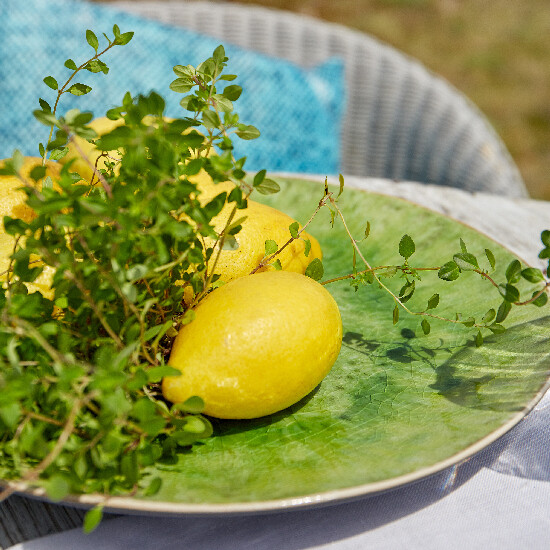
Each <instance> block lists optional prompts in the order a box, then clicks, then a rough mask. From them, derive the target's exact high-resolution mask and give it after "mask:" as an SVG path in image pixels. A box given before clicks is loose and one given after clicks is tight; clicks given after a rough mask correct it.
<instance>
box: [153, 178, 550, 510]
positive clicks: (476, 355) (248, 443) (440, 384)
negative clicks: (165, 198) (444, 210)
mask: <svg viewBox="0 0 550 550" xmlns="http://www.w3.org/2000/svg"><path fill="white" fill-rule="evenodd" d="M284 183H285V185H284V192H282V193H280V194H278V195H275V196H273V197H270V198H269V199H268V200H267V201H266V202H269V203H270V204H272V205H274V206H277V207H278V208H280V209H281V210H284V211H285V212H287V213H288V214H290V215H291V216H293V217H295V218H296V219H298V220H299V221H301V222H302V223H303V222H305V221H306V220H307V219H308V218H309V216H310V214H311V212H312V211H313V209H314V208H315V206H316V204H317V202H318V200H319V199H320V198H321V196H322V189H323V188H322V185H321V184H319V183H309V182H303V181H288V182H284ZM339 204H340V207H341V208H342V210H343V212H344V214H345V216H346V219H347V222H348V225H349V226H350V229H351V230H352V232H354V234H355V235H357V236H358V237H362V235H363V232H364V229H365V225H366V222H367V220H369V221H370V223H371V235H370V236H369V238H368V239H367V240H366V241H364V242H363V243H362V245H361V246H362V248H363V250H364V251H365V252H366V254H367V255H368V259H369V261H371V264H372V265H382V264H391V263H394V264H395V263H400V262H401V259H400V257H399V255H398V252H397V246H398V243H399V240H400V238H401V237H402V235H403V234H404V233H408V234H410V235H411V236H412V237H413V239H414V241H415V243H416V250H417V251H416V253H415V254H414V256H413V257H412V258H411V263H412V264H413V265H417V266H421V265H425V266H426V265H428V266H434V265H441V264H442V263H444V262H446V261H448V260H449V259H451V257H452V255H453V254H454V253H456V252H458V251H460V247H459V238H460V237H462V239H463V240H464V241H465V242H466V244H467V245H468V249H469V250H470V251H471V252H473V253H475V254H477V255H478V257H482V256H484V253H483V251H484V249H485V248H487V247H488V248H490V249H491V250H492V251H493V252H494V254H495V256H496V258H497V270H498V268H499V266H500V270H501V272H502V271H503V270H504V269H505V267H506V265H507V263H508V262H509V261H510V259H511V258H512V256H511V254H510V253H509V252H507V251H506V250H504V249H502V248H501V247H499V246H498V245H496V244H495V243H494V242H493V241H491V240H490V239H488V238H487V237H484V236H483V235H480V234H479V233H477V232H476V231H474V230H472V229H470V228H468V227H466V226H464V225H462V224H460V223H457V222H455V221H452V220H450V219H448V218H446V217H444V216H441V215H438V214H435V213H433V212H430V211H428V210H425V209H422V208H420V207H418V206H415V205H412V204H410V203H407V202H405V201H402V200H399V199H394V198H388V197H384V196H380V195H376V194H370V193H366V192H362V191H358V190H353V189H346V190H345V192H344V194H343V195H342V196H341V198H340V203H339ZM310 227H311V229H310V230H309V231H310V232H311V233H312V234H314V235H315V236H316V237H317V238H318V239H319V241H320V242H321V245H322V248H323V251H324V256H325V257H324V265H325V277H324V278H325V279H326V278H330V277H334V276H337V275H342V274H345V273H349V272H350V270H351V266H352V253H351V245H350V243H349V240H348V239H347V237H346V235H345V233H344V230H343V228H342V226H341V224H338V223H337V224H336V226H335V228H334V229H331V228H330V224H329V215H328V211H327V212H322V213H321V215H319V216H318V217H317V218H316V220H315V221H314V223H313V224H312V226H310ZM396 279H397V278H396ZM424 279H425V281H430V282H431V283H433V284H425V285H421V286H424V287H425V288H423V289H418V290H417V293H416V294H415V297H414V298H413V299H412V300H411V301H410V302H409V304H410V305H411V307H412V308H415V309H418V310H421V309H423V308H424V307H425V304H426V302H427V300H428V298H429V297H430V296H431V295H432V294H433V293H434V292H439V293H440V294H441V297H442V299H441V306H440V307H439V308H438V310H437V312H438V313H439V312H440V313H441V314H445V313H446V314H447V315H451V316H454V313H455V312H456V311H460V312H463V313H464V314H466V313H468V314H473V315H476V316H479V315H480V314H481V315H482V314H483V313H485V311H487V309H489V308H490V307H495V308H497V307H498V305H499V303H500V299H499V296H498V293H497V292H496V291H495V289H493V288H492V287H491V286H490V285H489V284H488V283H483V282H481V281H480V280H479V277H476V276H475V275H474V274H464V275H463V277H462V280H459V281H457V282H454V283H448V282H444V281H440V280H438V278H437V276H436V275H426V276H425V277H424ZM423 282H424V281H423ZM391 284H393V288H394V289H399V287H400V286H401V284H402V282H401V281H400V280H396V281H392V283H391ZM327 288H329V290H330V291H331V292H332V293H333V295H334V297H335V298H336V300H337V302H338V304H339V306H340V309H341V314H342V318H343V325H344V338H343V346H342V351H341V354H340V357H339V359H338V361H337V363H336V364H335V365H334V367H333V369H332V371H331V372H330V374H329V375H328V376H327V378H326V379H325V380H324V381H323V382H322V384H321V385H320V386H319V387H318V388H317V389H316V390H315V391H314V392H313V393H312V394H310V395H309V396H307V397H306V398H305V399H303V400H302V401H301V402H300V403H298V404H296V405H295V406H293V407H292V408H290V409H287V410H285V411H282V412H280V413H278V414H276V415H273V416H270V417H266V418H262V419H257V420H252V421H219V420H214V426H215V436H214V437H212V438H211V439H209V440H207V441H205V442H204V443H203V444H200V445H196V446H195V447H194V448H193V450H192V451H189V452H185V453H182V454H181V455H180V457H179V462H178V463H177V464H166V465H164V466H162V467H161V468H160V475H161V476H162V478H163V480H164V483H163V486H162V489H161V490H160V492H159V493H158V494H157V495H156V496H155V497H153V500H157V501H164V502H173V503H188V504H193V503H197V504H223V503H246V502H249V503H253V502H258V501H266V500H273V499H288V498H293V497H300V496H304V495H319V494H322V493H323V492H327V491H332V490H335V489H346V488H352V487H357V486H364V490H365V492H368V490H369V486H368V484H373V483H376V482H381V481H389V484H390V486H391V484H392V481H391V480H393V479H395V478H399V477H402V476H407V475H409V474H414V472H416V471H422V470H425V469H426V468H427V469H430V468H432V469H433V468H434V467H435V468H437V465H438V464H439V463H442V462H445V461H447V462H448V461H449V459H451V458H452V457H453V456H454V455H456V454H457V453H461V452H463V451H464V450H467V449H468V448H469V447H471V446H472V445H474V444H476V442H479V441H480V440H483V439H484V438H485V439H490V437H488V436H490V434H493V433H495V431H497V430H499V429H500V428H501V427H502V426H503V425H506V424H507V423H510V421H511V419H514V418H518V415H521V411H522V410H524V409H525V407H526V406H529V405H530V404H532V402H533V400H534V398H535V397H536V395H537V393H538V392H539V391H540V389H541V387H543V386H544V384H545V382H546V380H547V378H548V369H549V366H550V346H549V345H548V343H549V331H548V321H549V319H550V317H548V315H549V311H548V309H547V308H542V309H539V308H536V307H534V306H530V307H525V308H516V309H517V310H518V311H516V312H514V311H513V312H512V315H511V316H510V317H509V319H508V320H507V325H508V327H509V329H508V330H507V332H506V333H504V334H502V335H498V336H488V337H486V339H485V344H484V345H483V346H482V347H481V348H477V347H476V346H475V345H474V344H473V338H472V336H473V333H472V331H471V330H468V329H465V328H464V327H462V326H461V325H455V324H450V323H444V322H432V330H431V333H430V334H429V336H424V335H423V333H422V330H421V329H420V318H418V317H408V316H407V315H405V314H402V316H401V320H400V321H399V324H398V325H397V326H394V325H393V323H392V309H393V300H392V298H391V297H390V296H388V295H387V294H386V293H384V292H383V291H380V290H378V289H377V288H373V287H365V288H361V289H359V291H358V292H354V290H353V289H352V288H351V287H350V286H349V284H348V283H347V282H345V281H344V282H339V283H334V284H332V285H329V287H327Z"/></svg>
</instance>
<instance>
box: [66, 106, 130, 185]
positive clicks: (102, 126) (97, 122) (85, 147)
mask: <svg viewBox="0 0 550 550" xmlns="http://www.w3.org/2000/svg"><path fill="white" fill-rule="evenodd" d="M123 123H124V120H123V119H117V120H111V119H109V118H107V117H99V118H96V119H94V120H92V121H91V122H90V124H88V126H89V127H90V128H92V130H95V132H96V133H97V135H98V136H102V135H104V134H108V133H109V132H112V131H113V130H114V129H115V128H116V127H117V126H121V125H122V124H123ZM68 148H69V151H68V153H67V154H66V155H65V156H64V157H63V158H62V159H60V162H61V163H62V164H65V163H67V162H68V161H69V160H72V161H73V163H72V164H71V170H72V171H73V172H77V173H78V174H79V175H80V176H82V178H84V179H85V180H86V181H91V180H92V176H93V173H94V167H95V166H96V163H97V166H96V167H97V169H98V170H101V169H103V168H105V161H106V160H107V157H105V156H101V154H102V151H101V150H100V149H98V148H97V147H96V146H95V145H94V144H93V143H90V142H89V141H87V140H86V139H84V138H81V137H79V136H74V139H73V141H70V142H69V144H68ZM100 156H101V158H100ZM109 156H111V157H113V159H115V160H119V159H120V155H119V154H118V152H117V151H110V152H109Z"/></svg>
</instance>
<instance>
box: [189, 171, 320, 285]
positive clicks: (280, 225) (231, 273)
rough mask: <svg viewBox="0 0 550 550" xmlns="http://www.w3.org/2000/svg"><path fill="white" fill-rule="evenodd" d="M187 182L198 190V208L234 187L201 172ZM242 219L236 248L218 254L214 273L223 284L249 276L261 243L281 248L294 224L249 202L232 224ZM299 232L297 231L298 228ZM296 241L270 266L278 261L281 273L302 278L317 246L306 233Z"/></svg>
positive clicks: (217, 221) (219, 222) (217, 222)
mask: <svg viewBox="0 0 550 550" xmlns="http://www.w3.org/2000/svg"><path fill="white" fill-rule="evenodd" d="M190 179H191V180H192V181H194V183H196V184H197V186H198V189H199V191H200V194H199V196H198V199H199V201H200V202H201V204H202V205H204V204H206V203H207V202H209V201H210V200H212V199H213V198H214V197H215V196H216V195H218V194H219V193H222V192H224V191H225V192H227V193H230V192H231V190H232V189H233V188H234V184H233V183H231V182H221V183H218V184H214V183H212V180H211V179H210V176H208V174H206V172H201V173H199V174H198V175H197V176H195V177H194V178H190ZM232 210H233V205H231V204H228V205H226V206H225V207H224V208H223V210H222V211H221V212H220V214H218V215H217V216H216V217H215V218H213V220H212V225H213V226H214V229H215V231H217V232H218V233H219V232H221V231H222V230H223V229H224V227H225V225H226V223H227V220H228V219H229V216H230V214H231V211H232ZM242 217H246V219H245V220H244V221H243V222H242V224H241V225H242V229H241V230H240V231H239V232H238V233H237V234H236V235H235V240H236V241H237V245H238V246H237V248H236V249H229V248H228V249H224V250H222V251H221V252H220V254H219V258H218V261H217V263H216V267H215V269H214V272H215V273H217V274H219V275H220V280H221V281H223V282H228V281H231V280H233V279H236V278H238V277H243V276H245V275H249V274H250V273H251V272H252V271H253V270H254V269H255V268H256V267H257V266H258V265H259V264H260V262H261V261H262V259H263V258H264V256H265V242H266V241H267V240H272V241H275V242H276V243H277V245H278V247H279V248H281V247H282V246H283V245H284V244H285V243H286V242H287V241H288V240H289V239H290V236H291V235H290V231H289V226H290V225H291V224H293V223H294V222H295V220H293V219H292V218H291V217H290V216H287V215H286V214H285V213H283V212H281V211H280V210H277V209H276V208H272V207H271V206H267V205H265V204H261V203H259V202H255V201H253V200H248V206H247V208H245V209H242V210H237V212H236V213H235V217H234V218H233V221H234V222H235V221H238V220H239V218H242ZM299 228H300V229H301V226H299ZM300 237H301V238H299V239H296V240H293V241H292V242H291V243H290V244H289V245H288V246H286V247H285V248H284V250H282V251H281V253H280V254H278V255H277V256H276V257H275V258H274V259H273V260H272V262H273V261H275V260H276V259H278V260H279V261H280V262H281V267H282V269H283V270H284V271H293V272H296V273H302V274H303V273H305V270H306V268H307V266H308V265H309V264H310V262H312V261H313V260H314V259H315V258H319V259H321V258H322V252H321V246H320V245H319V242H318V241H317V239H315V237H313V236H312V235H310V234H308V233H307V232H306V231H304V232H302V233H301V234H300ZM306 240H309V241H310V243H311V249H310V251H309V253H308V255H307V256H306V254H305V251H306V242H305V241H306ZM206 244H207V245H210V246H211V245H212V244H213V243H212V241H211V240H208V239H207V240H206ZM216 253H217V252H216V251H215V252H214V254H213V255H212V258H215V257H216ZM211 262H212V260H211ZM274 269H275V268H274V267H273V266H272V265H266V266H264V267H262V268H261V269H260V270H258V271H272V270H274Z"/></svg>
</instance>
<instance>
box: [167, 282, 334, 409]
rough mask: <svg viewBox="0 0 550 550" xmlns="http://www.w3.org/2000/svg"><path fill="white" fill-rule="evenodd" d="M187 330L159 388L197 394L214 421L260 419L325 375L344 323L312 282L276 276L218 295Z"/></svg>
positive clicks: (173, 395) (171, 393)
mask: <svg viewBox="0 0 550 550" xmlns="http://www.w3.org/2000/svg"><path fill="white" fill-rule="evenodd" d="M195 314H196V315H195V319H194V320H193V321H192V322H191V323H189V324H187V325H185V326H183V327H182V329H181V330H180V331H179V333H178V335H177V337H176V339H175V341H174V346H173V348H172V352H171V355H170V360H169V364H170V365H171V366H173V367H175V368H177V369H179V370H180V371H181V372H182V374H181V376H172V377H166V378H164V380H163V383H162V391H163V394H164V396H165V398H166V399H168V400H169V401H171V402H174V403H178V402H183V401H186V400H187V399H188V398H189V397H192V396H195V395H197V396H199V397H201V398H202V399H203V400H204V402H205V410H204V413H205V414H207V415H209V416H213V417H217V418H234V419H245V418H257V417H261V416H265V415H268V414H272V413H274V412H277V411H280V410H282V409H285V408H287V407H289V406H290V405H293V404H294V403H296V402H297V401H299V400H300V399H302V398H303V397H305V396H306V395H307V394H308V393H310V392H311V391H312V390H313V389H314V388H315V387H316V386H317V385H318V384H319V383H320V382H321V380H322V379H323V378H324V377H325V376H326V375H327V374H328V372H329V371H330V369H331V367H332V365H333V364H334V362H335V361H336V358H337V357H338V354H339V352H340V346H341V342H342V321H341V318H340V312H339V310H338V306H337V304H336V302H335V300H334V299H333V297H332V296H331V294H330V293H329V292H328V291H327V290H326V289H325V288H324V287H323V286H322V285H320V284H319V283H317V282H315V281H314V280H313V279H310V278H309V277H306V276H304V275H300V274H298V273H292V272H285V271H274V272H264V273H256V274H254V275H249V276H246V277H241V278H239V279H236V280H234V281H231V282H230V283H228V284H226V285H223V286H222V287H220V288H218V289H216V290H214V291H213V292H212V293H211V294H210V295H208V296H207V297H206V298H205V299H204V300H203V301H202V302H201V303H200V304H199V305H198V307H197V308H196V310H195Z"/></svg>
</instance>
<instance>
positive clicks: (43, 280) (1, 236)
mask: <svg viewBox="0 0 550 550" xmlns="http://www.w3.org/2000/svg"><path fill="white" fill-rule="evenodd" d="M41 164H42V159H41V158H39V157H25V159H24V162H23V167H22V169H21V175H22V176H23V178H25V179H26V180H28V182H29V183H31V184H32V183H34V182H33V180H32V179H30V172H31V170H32V169H33V168H34V167H35V166H40V165H41ZM3 165H4V161H2V160H0V167H1V166H3ZM60 172H61V165H60V164H59V163H57V162H53V161H47V162H46V175H48V176H50V177H51V178H52V179H53V180H54V181H55V180H56V179H58V178H59V174H60ZM22 187H23V183H22V182H21V180H20V179H19V178H17V177H16V176H0V281H2V280H5V279H6V271H7V269H8V267H9V263H10V259H9V258H10V256H11V254H12V253H13V247H14V245H15V239H14V238H13V237H12V236H11V235H8V234H7V233H5V232H4V223H3V220H4V216H10V217H12V218H18V219H20V220H23V221H25V222H30V221H31V220H32V219H33V218H35V217H36V214H35V213H34V211H33V210H32V208H30V207H29V206H27V205H26V204H25V201H26V199H27V195H26V194H25V193H24V192H23V191H21V188H22ZM39 187H40V185H39ZM31 259H32V258H31ZM34 260H35V261H36V262H39V261H40V260H39V258H35V259H34ZM35 265H37V264H35ZM53 273H54V270H53V269H52V268H51V267H49V266H45V268H44V271H43V272H42V274H41V275H40V276H39V277H38V278H37V279H36V281H35V282H34V283H32V284H28V285H27V288H28V289H29V291H30V292H33V291H34V290H39V291H40V292H41V293H42V294H43V295H44V296H51V295H53V293H52V292H51V290H50V287H51V281H52V277H53Z"/></svg>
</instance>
